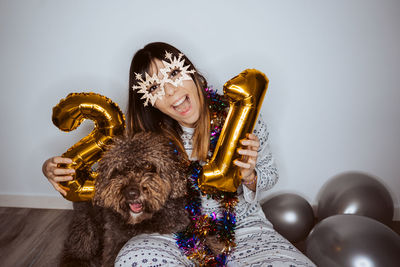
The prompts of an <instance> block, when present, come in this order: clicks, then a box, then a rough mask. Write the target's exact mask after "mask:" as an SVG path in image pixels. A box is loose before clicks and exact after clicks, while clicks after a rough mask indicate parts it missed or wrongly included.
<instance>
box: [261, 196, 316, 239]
mask: <svg viewBox="0 0 400 267" xmlns="http://www.w3.org/2000/svg"><path fill="white" fill-rule="evenodd" d="M262 209H263V211H264V213H265V217H267V219H268V220H269V221H270V222H271V223H272V225H273V226H274V229H275V230H276V231H277V232H278V233H279V234H281V235H282V236H283V237H285V238H286V239H288V240H289V241H291V242H298V241H300V240H303V239H305V238H306V236H307V235H308V233H309V232H310V231H311V229H312V227H313V226H314V212H313V209H312V208H311V206H310V204H309V203H308V202H307V200H305V199H304V198H302V197H301V196H298V195H295V194H288V193H286V194H281V195H277V196H275V197H273V198H271V199H269V200H267V201H266V202H265V203H264V204H263V205H262Z"/></svg>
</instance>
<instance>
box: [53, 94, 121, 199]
mask: <svg viewBox="0 0 400 267" xmlns="http://www.w3.org/2000/svg"><path fill="white" fill-rule="evenodd" d="M85 119H90V120H92V121H94V123H95V127H94V129H93V131H92V132H91V133H89V134H88V135H87V136H85V137H84V138H82V139H81V140H80V141H79V142H78V143H76V144H75V145H73V146H72V147H70V148H69V149H68V150H67V151H66V152H65V153H64V154H63V155H62V156H63V157H67V158H71V159H72V161H73V162H74V163H73V164H70V165H66V166H65V167H68V168H73V169H75V175H74V180H72V181H68V182H62V183H60V184H61V187H62V188H63V189H64V190H66V191H67V195H66V196H65V198H66V199H68V200H70V201H88V200H91V199H92V197H93V194H94V181H95V179H96V176H97V173H96V172H94V171H92V170H91V168H92V165H93V164H94V163H96V162H97V161H99V160H100V158H101V155H102V152H103V150H104V148H105V146H106V145H107V144H109V142H110V141H111V139H112V137H113V136H115V135H119V134H122V133H123V131H124V128H125V117H124V115H123V113H122V112H121V110H120V108H119V107H118V105H117V104H115V103H114V102H112V101H111V100H110V99H108V98H107V97H105V96H102V95H99V94H95V93H71V94H69V95H68V96H67V97H66V98H65V99H62V100H61V101H60V103H58V104H57V105H56V106H55V107H54V108H53V116H52V120H53V123H54V125H56V126H57V127H58V128H59V129H60V130H62V131H66V132H70V131H73V130H75V129H76V128H78V127H79V125H80V124H81V123H82V122H83V121H84V120H85Z"/></svg>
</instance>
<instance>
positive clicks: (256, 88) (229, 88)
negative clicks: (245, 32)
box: [198, 69, 269, 193]
mask: <svg viewBox="0 0 400 267" xmlns="http://www.w3.org/2000/svg"><path fill="white" fill-rule="evenodd" d="M268 82H269V81H268V78H267V77H266V76H265V74H264V73H262V72H260V71H258V70H255V69H247V70H245V71H243V72H241V73H240V74H239V75H237V76H236V77H234V78H232V79H230V80H229V81H227V82H226V83H225V84H224V95H225V96H226V97H227V98H228V100H229V113H228V115H227V117H226V120H225V124H224V127H223V128H222V131H221V134H220V136H219V139H218V142H217V145H216V147H215V150H214V154H213V157H212V158H211V160H210V161H209V162H208V163H207V164H206V165H204V166H203V172H202V174H201V175H199V181H198V184H199V187H200V189H201V190H202V191H203V192H208V193H212V192H214V191H215V190H221V191H226V192H235V191H236V190H237V188H238V186H239V185H240V182H241V177H240V173H239V169H238V167H236V165H234V164H233V161H234V160H235V159H237V158H239V155H238V154H237V153H236V148H237V147H238V144H239V141H240V140H241V139H243V138H245V137H246V133H250V132H252V131H253V129H254V126H255V124H256V119H257V116H258V114H259V112H260V109H261V105H262V102H263V99H264V96H265V93H266V92H267V88H268Z"/></svg>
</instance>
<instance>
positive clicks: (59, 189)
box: [49, 179, 67, 196]
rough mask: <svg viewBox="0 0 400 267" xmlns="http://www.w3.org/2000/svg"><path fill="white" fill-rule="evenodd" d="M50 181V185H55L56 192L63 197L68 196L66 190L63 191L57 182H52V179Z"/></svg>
mask: <svg viewBox="0 0 400 267" xmlns="http://www.w3.org/2000/svg"><path fill="white" fill-rule="evenodd" d="M49 181H50V183H51V184H52V185H53V187H54V189H55V190H57V191H58V192H60V193H61V194H62V195H63V196H66V195H67V191H65V190H64V189H62V188H61V187H60V185H59V184H58V183H56V182H54V181H52V180H50V179H49Z"/></svg>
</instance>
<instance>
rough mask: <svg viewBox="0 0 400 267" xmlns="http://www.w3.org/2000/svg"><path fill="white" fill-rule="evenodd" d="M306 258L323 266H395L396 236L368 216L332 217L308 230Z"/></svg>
mask: <svg viewBox="0 0 400 267" xmlns="http://www.w3.org/2000/svg"><path fill="white" fill-rule="evenodd" d="M306 255H307V256H308V257H309V258H310V259H311V260H312V261H313V262H314V263H315V264H317V266H323V267H361V266H363V267H381V266H382V267H397V266H400V236H399V235H398V234H397V233H395V232H394V231H392V230H391V229H390V228H389V227H387V226H386V225H384V224H382V223H380V222H378V221H376V220H374V219H371V218H368V217H364V216H358V215H334V216H331V217H329V218H326V219H325V220H323V221H321V222H320V223H318V224H317V225H316V226H315V227H314V229H313V230H312V231H311V233H310V235H309V236H308V237H307V240H306Z"/></svg>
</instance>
